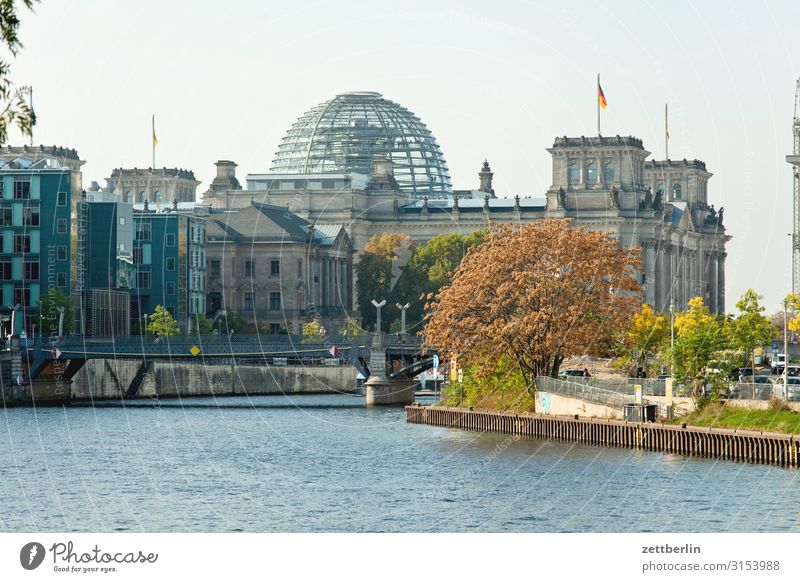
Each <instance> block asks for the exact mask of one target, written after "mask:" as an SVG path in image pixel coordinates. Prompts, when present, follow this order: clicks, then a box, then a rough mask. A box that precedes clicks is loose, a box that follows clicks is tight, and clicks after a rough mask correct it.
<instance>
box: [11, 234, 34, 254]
mask: <svg viewBox="0 0 800 582" xmlns="http://www.w3.org/2000/svg"><path fill="white" fill-rule="evenodd" d="M14 252H15V253H29V252H31V237H30V235H28V234H15V235H14Z"/></svg>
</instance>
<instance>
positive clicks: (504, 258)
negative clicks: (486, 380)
mask: <svg viewBox="0 0 800 582" xmlns="http://www.w3.org/2000/svg"><path fill="white" fill-rule="evenodd" d="M640 264H641V258H640V257H639V254H638V252H637V250H636V249H630V248H627V247H626V246H624V245H623V244H621V243H619V242H618V241H616V240H614V239H612V238H611V237H610V236H609V235H608V234H606V233H601V232H594V231H587V230H585V229H583V228H576V227H574V226H573V225H572V221H571V220H542V221H538V222H535V223H533V224H530V225H527V226H524V227H518V226H515V225H509V224H506V225H502V226H497V225H493V226H492V229H491V231H490V232H489V233H488V234H487V235H486V238H485V241H484V243H483V244H481V245H479V246H477V247H475V248H474V249H473V250H472V251H471V252H469V253H467V255H466V256H465V257H464V259H463V260H462V261H461V264H460V265H459V267H458V269H457V270H456V273H455V276H454V278H453V281H452V283H451V284H450V285H447V286H445V287H443V288H442V290H441V291H440V292H439V293H438V294H437V295H436V296H435V298H434V299H433V300H432V301H431V303H430V305H429V310H430V311H429V320H428V322H427V325H426V326H425V332H426V333H427V339H426V343H427V344H428V345H432V346H437V347H439V348H440V349H441V350H442V352H443V353H444V354H446V356H447V358H450V357H459V361H461V362H463V363H464V365H472V364H474V365H477V366H479V367H480V368H482V369H484V370H485V369H487V368H488V367H490V366H492V365H493V362H497V361H498V360H499V359H500V358H507V360H508V363H509V366H511V367H512V368H516V369H518V370H519V372H520V374H521V375H522V378H523V380H524V382H525V386H526V388H527V390H528V391H529V392H530V393H533V390H534V388H535V380H536V378H537V377H538V376H541V375H552V376H555V375H557V374H558V370H559V367H560V365H561V362H562V361H563V360H564V358H566V357H569V356H573V355H582V354H601V353H602V354H604V353H606V352H607V351H608V349H609V347H610V346H611V344H612V342H614V341H619V339H620V337H621V335H622V332H623V330H625V329H627V327H628V324H629V322H630V319H631V317H632V314H633V312H634V311H635V309H636V306H637V305H638V304H639V301H640V299H639V296H640V293H641V287H640V285H639V283H638V282H637V281H636V279H635V278H634V275H635V273H636V270H637V269H638V268H639V266H640Z"/></svg>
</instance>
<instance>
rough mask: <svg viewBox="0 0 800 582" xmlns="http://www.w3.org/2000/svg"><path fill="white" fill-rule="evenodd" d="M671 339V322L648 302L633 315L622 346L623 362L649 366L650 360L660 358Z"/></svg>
mask: <svg viewBox="0 0 800 582" xmlns="http://www.w3.org/2000/svg"><path fill="white" fill-rule="evenodd" d="M669 339H670V322H669V318H668V317H667V316H664V315H661V314H659V313H656V312H655V310H654V309H653V308H652V307H651V306H650V305H648V304H646V303H644V304H642V310H641V311H640V312H639V313H637V314H636V315H635V316H634V317H633V322H632V324H631V327H630V329H629V330H628V332H627V333H626V334H625V339H624V342H623V346H622V348H623V349H622V352H623V353H622V358H621V359H622V361H623V364H631V365H632V366H633V367H640V366H641V367H643V368H647V367H648V366H647V364H648V362H649V361H651V360H654V359H657V358H659V356H660V354H661V352H662V351H663V350H664V349H665V348H666V347H667V345H668V342H669Z"/></svg>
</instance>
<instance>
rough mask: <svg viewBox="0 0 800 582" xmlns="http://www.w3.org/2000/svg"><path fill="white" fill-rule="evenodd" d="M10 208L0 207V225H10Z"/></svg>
mask: <svg viewBox="0 0 800 582" xmlns="http://www.w3.org/2000/svg"><path fill="white" fill-rule="evenodd" d="M12 220H13V219H12V218H11V209H10V208H0V226H11V221H12Z"/></svg>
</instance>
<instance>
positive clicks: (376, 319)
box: [372, 299, 386, 341]
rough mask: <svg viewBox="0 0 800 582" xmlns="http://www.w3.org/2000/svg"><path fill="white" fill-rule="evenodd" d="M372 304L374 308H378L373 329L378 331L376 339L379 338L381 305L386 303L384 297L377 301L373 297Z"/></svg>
mask: <svg viewBox="0 0 800 582" xmlns="http://www.w3.org/2000/svg"><path fill="white" fill-rule="evenodd" d="M372 304H373V305H374V306H375V309H377V310H378V316H377V317H376V318H375V330H376V331H377V332H378V340H379V341H380V340H381V307H383V306H384V305H386V299H384V300H383V301H381V302H380V303H378V302H377V301H375V300H374V299H373V300H372Z"/></svg>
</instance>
